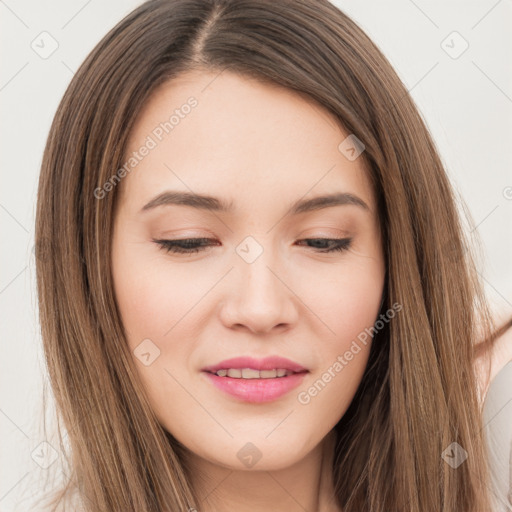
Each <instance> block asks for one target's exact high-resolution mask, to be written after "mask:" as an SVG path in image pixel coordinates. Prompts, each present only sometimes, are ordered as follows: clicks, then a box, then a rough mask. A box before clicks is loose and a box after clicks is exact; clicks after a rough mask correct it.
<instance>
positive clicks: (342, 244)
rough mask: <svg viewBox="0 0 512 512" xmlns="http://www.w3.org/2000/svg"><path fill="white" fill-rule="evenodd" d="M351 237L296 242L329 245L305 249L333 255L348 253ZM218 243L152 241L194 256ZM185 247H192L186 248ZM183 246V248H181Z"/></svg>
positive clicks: (318, 238) (202, 240)
mask: <svg viewBox="0 0 512 512" xmlns="http://www.w3.org/2000/svg"><path fill="white" fill-rule="evenodd" d="M352 240H353V239H352V237H344V238H338V237H336V238H332V237H324V236H319V237H303V238H298V239H297V242H320V243H331V244H333V245H331V246H330V247H327V248H318V247H314V246H311V245H309V246H306V248H309V249H312V250H313V252H316V253H318V254H333V253H342V252H345V251H348V250H349V249H351V247H352ZM212 241H214V242H218V241H217V240H215V239H212V238H205V237H201V238H174V239H170V240H168V239H153V242H154V243H156V244H157V245H159V248H160V249H163V250H165V251H166V252H167V253H174V254H188V255H191V254H194V253H198V252H204V251H205V250H206V249H210V248H211V247H213V246H215V245H219V244H218V243H208V242H212ZM187 245H189V246H192V247H187ZM183 246H185V247H183Z"/></svg>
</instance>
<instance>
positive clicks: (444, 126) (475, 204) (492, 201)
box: [0, 0, 512, 512]
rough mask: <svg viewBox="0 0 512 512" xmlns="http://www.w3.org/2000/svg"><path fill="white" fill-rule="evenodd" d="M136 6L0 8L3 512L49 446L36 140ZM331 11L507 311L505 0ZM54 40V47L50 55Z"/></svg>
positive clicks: (511, 285)
mask: <svg viewBox="0 0 512 512" xmlns="http://www.w3.org/2000/svg"><path fill="white" fill-rule="evenodd" d="M138 4H139V2H138V1H133V0H130V1H126V0H124V1H121V0H111V1H109V2H98V1H91V0H89V1H85V0H72V1H68V2H65V1H63V0H52V1H48V2H35V1H26V2H22V1H15V0H5V1H2V2H0V26H1V32H0V37H1V41H2V44H3V60H2V62H3V66H2V69H1V78H0V108H1V111H0V116H1V119H2V123H1V124H0V130H1V132H0V136H1V139H2V141H3V150H2V152H1V154H0V159H1V172H2V186H1V188H0V226H1V230H2V233H1V236H2V240H4V242H3V244H2V251H1V254H0V308H1V311H2V323H1V326H2V344H1V351H2V354H1V357H0V365H1V366H0V379H1V387H0V393H1V394H0V429H1V430H0V432H1V436H0V439H1V456H2V464H1V465H0V509H1V510H2V511H4V512H7V511H13V510H27V509H28V508H24V507H27V505H26V504H22V503H21V501H20V499H21V495H22V494H23V493H26V492H29V494H30V493H31V492H32V493H36V492H37V491H38V481H39V480H38V479H39V478H40V473H41V471H42V472H43V473H44V470H41V469H40V467H39V465H38V464H37V460H42V459H44V460H51V457H52V452H51V450H50V449H49V448H48V447H47V446H46V445H40V443H41V442H42V441H43V439H44V436H43V434H41V433H40V432H38V425H39V416H40V409H41V404H40V402H39V400H40V395H41V393H40V391H41V385H42V382H43V380H44V372H43V368H44V364H43V360H42V358H41V351H40V340H39V335H38V318H37V311H36V297H35V280H34V277H35V274H34V255H33V253H32V248H33V234H34V207H35V201H36V190H37V179H38V173H39V166H40V163H41V156H42V151H43V147H44V143H45V140H46V136H47V133H48V129H49V126H50V123H51V120H52V117H53V115H54V113H55V110H56V108H57V105H58V103H59V101H60V99H61V97H62V94H63V93H64V90H65V88H66V87H67V85H68V83H69V81H70V79H71V77H72V75H73V72H74V71H75V70H76V69H77V68H78V66H79V64H80V63H81V62H82V61H83V59H84V58H85V57H86V55H87V54H88V53H89V52H90V51H91V50H92V48H93V47H94V46H95V45H96V43H97V42H98V41H99V40H100V39H101V38H102V37H103V35H104V34H106V32H107V31H108V30H109V29H110V28H111V27H112V26H113V25H114V24H115V23H116V22H117V21H119V20H120V19H121V18H122V17H123V16H124V15H125V14H127V13H128V12H129V11H131V10H132V9H133V8H134V7H135V6H137V5H138ZM335 4H336V5H338V6H339V7H340V8H341V9H343V10H345V11H346V12H347V14H349V15H351V16H352V17H353V18H354V19H355V20H356V21H357V22H358V23H359V24H360V25H361V26H362V28H363V29H364V30H366V31H367V33H368V34H369V35H370V37H371V38H372V39H373V40H374V41H375V42H376V43H377V44H378V45H379V46H380V48H381V49H382V50H383V52H384V53H385V54H386V55H387V57H388V58H389V60H390V61H391V63H392V64H393V65H394V66H395V68H396V70H397V72H398V74H399V75H400V77H401V78H402V80H403V81H404V83H405V84H406V86H407V87H408V88H409V90H410V91H411V94H412V96H413V98H414V99H415V101H416V102H417V104H418V106H419V108H420V110H421V112H422V114H423V116H424V118H425V120H426V121H427V123H428V125H429V127H430V129H431V131H432V133H433V135H434V138H435V140H436V143H437V144H438V147H439V148H440V151H441V154H442V157H443V159H444V161H445V163H446V166H447V169H448V172H449V175H450V177H451V179H452V181H453V183H454V185H455V186H456V188H457V190H458V191H459V192H460V194H461V196H462V197H463V198H464V199H465V201H466V203H467V205H468V207H469V210H470V213H471V215H472V217H473V221H474V224H473V226H471V227H470V228H468V230H471V231H473V234H478V235H479V236H480V237H481V240H482V244H483V251H484V254H483V256H484V258H483V260H482V262H481V267H480V272H481V276H482V278H483V279H484V280H485V285H486V289H487V292H488V297H489V300H490V301H491V302H492V304H493V305H494V307H495V308H496V309H498V310H502V311H512V266H511V265H510V262H511V261H512V239H511V236H510V235H511V233H512V229H511V227H512V173H511V169H512V154H511V149H510V141H511V140H512V139H511V135H512V66H511V65H510V50H511V48H512V45H511V42H512V41H511V40H512V35H511V34H512V31H511V30H510V29H511V27H510V25H511V19H512V2H511V1H510V0H500V1H496V0H472V1H467V0H466V1H462V0H460V1H441V0H430V1H428V2H427V1H426V0H423V1H420V0H417V1H414V2H413V1H412V0H392V1H387V2H379V1H377V0H367V1H359V2H354V1H349V0H338V1H336V2H335ZM454 31H456V32H457V33H458V34H459V35H457V34H454ZM42 32H47V33H48V34H44V35H41V33H42ZM443 41H444V42H443ZM464 41H466V42H464ZM52 45H54V46H55V45H58V47H57V48H56V49H55V51H54V52H53V53H52V54H51V55H47V54H49V53H50V52H51V51H52ZM466 45H468V47H467V49H466V50H465V51H464V52H463V53H461V54H460V55H459V53H460V52H461V51H462V50H463V49H464V48H465V46H466ZM45 52H46V54H45ZM43 57H46V58H43ZM511 383H512V365H508V367H507V369H506V370H504V372H503V373H502V375H500V376H499V378H497V379H496V381H495V383H494V384H493V387H492V389H491V392H490V393H491V394H490V395H489V397H490V398H489V400H488V407H487V409H486V414H487V418H488V420H487V421H488V423H487V424H486V426H485V429H486V432H487V433H488V434H489V435H490V436H491V437H492V438H496V439H497V441H496V444H497V446H498V449H497V450H495V451H494V459H493V460H494V463H495V467H496V468H497V471H501V472H502V475H501V479H500V481H499V483H498V485H499V487H500V490H501V493H502V494H504V493H506V491H507V489H506V486H507V485H508V481H509V478H510V476H509V473H508V457H509V456H510V439H511V435H512V434H511V424H512V421H511V416H512V405H511V403H512V391H511V389H512V386H511ZM38 458H39V459H38ZM505 459H506V460H505ZM505 462H506V464H505ZM16 504H18V505H17V507H16ZM502 510H506V508H504V506H503V507H501V508H499V511H500V512H501V511H502Z"/></svg>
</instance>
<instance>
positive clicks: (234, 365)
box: [202, 357, 309, 403]
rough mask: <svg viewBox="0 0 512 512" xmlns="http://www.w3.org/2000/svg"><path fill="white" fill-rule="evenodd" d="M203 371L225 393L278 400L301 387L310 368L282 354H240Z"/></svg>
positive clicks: (256, 400) (251, 399)
mask: <svg viewBox="0 0 512 512" xmlns="http://www.w3.org/2000/svg"><path fill="white" fill-rule="evenodd" d="M202 372H203V373H204V374H205V375H206V377H207V378H208V380H209V381H210V382H211V383H212V384H213V385H214V386H215V387H216V388H217V389H219V390H221V391H222V392H223V393H226V394H228V395H231V396H232V397H235V398H236V399H238V400H240V401H242V402H252V403H262V402H270V401H273V400H277V399H278V398H280V397H282V396H283V395H285V394H286V393H288V392H289V391H291V390H292V389H294V388H295V387H297V386H298V385H299V384H300V383H301V382H302V380H303V379H304V377H305V375H306V374H307V373H309V370H307V369H306V368H304V367H303V366H301V365H299V364H298V363H295V362H294V361H290V360H289V359H286V358H281V357H268V358H266V359H262V360H257V359H254V358H250V357H239V358H234V359H228V360H226V361H221V362H220V363H218V364H216V365H213V366H209V367H206V368H203V369H202Z"/></svg>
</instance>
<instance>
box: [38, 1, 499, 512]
mask: <svg viewBox="0 0 512 512" xmlns="http://www.w3.org/2000/svg"><path fill="white" fill-rule="evenodd" d="M193 69H198V70H207V71H214V72H216V73H220V72H222V71H223V70H226V69H229V70H230V71H233V72H237V73H240V74H243V75H246V76H248V77H252V78H254V79H257V80H260V81H262V82H264V83H269V84H277V85H280V86H282V87H286V88H288V89H291V90H293V91H296V92H297V93H300V94H303V95H305V96H307V97H308V98H312V99H314V100H315V101H316V102H317V103H318V104H319V105H320V106H322V107H324V108H325V109H327V110H328V111H330V112H331V113H333V114H334V115H335V116H336V117H337V119H339V122H340V126H342V127H343V128H344V130H345V131H346V132H347V133H350V134H354V135H355V136H356V137H357V138H358V139H359V140H361V141H362V142H363V144H364V146H365V150H364V152H363V153H362V155H361V156H362V158H363V159H364V162H365V165H366V168H367V171H368V175H369V176H370V178H371V180H372V183H373V186H374V189H375V193H376V197H377V198H378V208H379V209H378V212H379V219H380V223H381V230H382V235H383V241H384V242H383V243H384V254H385V257H386V264H387V274H386V283H385V296H384V299H385V300H384V304H383V309H387V308H389V306H390V304H394V303H399V304H401V305H402V307H403V309H402V311H401V313H400V314H399V315H397V316H396V317H395V318H394V319H393V320H392V321H391V322H389V324H387V325H386V326H385V328H384V329H382V330H380V331H378V332H377V333H376V334H375V336H374V340H373V344H372V348H371V353H370V359H369V362H368V366H367V368H366V371H365V374H364V376H363V379H362V381H361V384H360V386H359V388H358V391H357V393H356V396H355V397H354V400H353V401H352V403H351V405H350V407H349V409H348V410H347V412H346V413H345V414H344V416H343V417H342V419H341V420H340V422H339V423H338V425H337V426H336V431H337V444H336V452H335V457H334V467H333V471H334V486H335V492H336V499H337V502H338V504H339V506H340V507H341V508H342V509H343V511H344V512H349V511H354V512H362V511H367V512H370V511H371V512H389V511H393V512H399V511H402V512H405V511H408V512H412V511H425V512H432V511H436V512H443V511H444V512H454V511H462V510H463V511H465V512H477V511H478V512H482V511H487V510H489V509H490V508H491V507H490V499H491V498H490V495H489V492H488V489H487V486H488V485H489V481H488V469H487V453H486V446H485V442H484V438H483V434H482V416H481V414H482V413H481V404H480V403H479V397H478V392H477V385H476V378H475V373H474V370H473V365H472V362H473V357H474V350H475V345H476V342H477V332H478V336H481V335H482V333H483V334H484V337H487V338H488V339H491V338H492V335H491V332H492V329H493V328H494V325H493V323H492V319H491V317H490V314H489V311H488V306H487V304H486V301H485V298H484V295H483V291H482V288H481V284H480V282H479V280H478V279H477V273H476V270H475V263H474V261H473V257H472V255H471V251H470V250H466V247H467V246H468V242H467V241H465V235H464V229H463V226H462V224H461V220H460V218H459V216H458V212H457V199H456V197H455V195H454V192H453V190H452V189H451V186H450V183H449V180H448V178H447V175H446V173H445V170H444V168H443V165H442V162H441V160H440V157H439V155H438V152H437V149H436V147H435V145H434V142H433V140H432V138H431V135H430V134H429V131H428V129H427V127H426V126H425V124H424V121H423V120H422V117H421V116H420V114H419V113H418V110H417V108H416V106H415V104H414V102H413V100H412V98H411V96H410V95H409V93H408V91H407V89H406V88H405V87H404V85H403V83H402V82H401V81H400V79H399V78H398V76H397V74H396V72H395V71H394V70H393V68H392V66H391V65H390V64H389V62H388V61H387V59H386V58H385V57H384V55H383V54H382V53H381V51H380V50H379V49H378V48H377V47H376V45H375V44H374V43H373V42H372V41H371V40H370V39H369V38H368V36H367V35H366V34H365V33H364V32H363V31H362V30H361V29H360V28H359V27H358V25H357V24H356V23H354V22H353V21H352V20H351V19H350V18H349V17H348V16H346V15H345V14H344V13H343V12H341V11H340V10H339V9H338V8H336V7H335V6H334V5H332V4H331V3H329V2H328V1H327V0H293V1H292V0H280V1H275V0H172V1H171V0H151V1H148V2H145V3H143V4H142V5H141V6H140V7H138V8H137V9H135V10H134V11H133V12H131V13H130V14H129V15H128V16H126V17H125V18H124V19H123V20H122V21H121V22H119V23H118V24H117V25H116V26H115V27H114V28H113V29H112V30H111V31H110V32H109V33H108V34H107V35H106V36H105V37H104V38H103V39H102V40H101V42H100V43H99V44H98V45H97V46H96V47H95V48H94V50H93V51H92V52H91V53H90V55H89V56H88V57H87V59H86V60H85V62H84V63H83V64H82V65H81V67H80V69H79V70H78V72H77V73H76V74H75V76H74V77H73V80H72V81H71V83H70V85H69V87H68V89H67V90H66V92H65V94H64V97H63V99H62V101H61V103H60V105H59V108H58V110H57V113H56V115H55V118H54V121H53V124H52V127H51V130H50V133H49V137H48V141H47V145H46V148H45V152H44V157H43V163H42V169H41V175H40V182H39V190H38V202H37V212H36V272H37V291H38V297H39V308H40V309H39V311H40V321H41V329H42V339H43V346H44V352H45V357H46V361H47V367H48V373H49V377H50V382H51V386H52V390H53V392H54V395H55V400H56V406H57V410H58V412H59V417H60V418H61V420H62V422H63V424H64V426H65V428H66V433H67V437H68V442H69V449H68V452H67V453H68V455H69V467H70V468H71V473H70V474H69V475H68V477H69V478H68V482H67V486H66V487H65V488H64V489H63V490H62V492H60V493H59V494H58V495H57V496H55V499H54V500H53V502H52V503H54V504H55V503H57V504H58V503H61V504H62V503H64V502H65V498H66V497H67V496H71V495H72V491H78V492H77V493H75V496H76V497H77V498H78V501H79V502H80V503H81V504H82V506H83V509H84V510H87V511H106V510H109V511H111V510H115V511H118V510H123V511H128V510H136V511H155V512H156V511H161V510H176V511H178V510H188V509H189V507H190V508H197V509H198V510H200V509H201V503H200V500H199V499H198V497H197V496H196V495H195V493H194V490H193V489H192V485H191V479H190V467H189V466H188V464H187V457H186V453H187V452H186V450H185V448H184V446H182V445H181V444H180V443H179V442H178V441H177V440H176V439H174V438H173V436H171V435H170V434H169V433H168V432H165V431H164V429H163V428H162V427H161V426H160V425H159V423H158V421H157V420H156V418H155V415H154V414H153V412H152V410H151V407H150V405H149V400H148V398H147V396H146V394H145V392H144V389H143V388H142V386H141V384H140V382H139V380H138V379H137V372H136V368H135V366H134V363H133V357H132V355H131V353H130V351H129V349H128V347H127V343H126V338H125V333H124V330H123V326H122V323H121V319H120V315H119V312H118V309H117V307H116V301H115V296H114V293H113V283H112V273H111V241H112V225H113V216H114V213H115V206H116V198H118V193H117V187H115V186H113V187H112V190H111V191H109V192H108V193H106V194H104V196H102V197H101V198H98V197H97V194H95V190H97V189H98V187H103V186H104V184H105V183H107V182H108V181H109V180H111V179H112V176H113V175H114V173H115V171H116V170H117V169H119V168H121V167H122V166H123V163H124V162H125V149H126V143H127V139H128V136H129V133H130V130H131V128H132V126H133V124H134V122H135V119H136V117H137V115H138V114H139V113H140V111H141V109H142V107H143V106H144V104H145V103H146V101H147V100H148V98H149V97H150V95H151V94H152V93H153V92H154V91H155V90H156V88H157V87H158V86H159V85H161V84H163V83H164V82H166V81H167V80H171V79H173V78H174V77H177V76H178V75H179V74H180V73H181V72H184V71H187V70H193ZM340 142H341V141H340ZM135 172H136V171H135ZM48 255H49V257H48ZM455 442H456V443H458V444H459V445H460V446H461V447H462V448H463V449H464V450H465V451H466V452H467V454H468V457H467V460H465V461H464V463H462V464H460V466H459V467H457V468H456V469H455V468H453V467H451V466H450V465H449V464H447V463H446V462H445V460H443V457H442V454H443V452H444V451H445V449H446V448H447V447H449V446H450V445H451V443H455ZM61 449H62V451H63V452H66V447H65V446H64V444H63V443H61Z"/></svg>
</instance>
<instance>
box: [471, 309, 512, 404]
mask: <svg viewBox="0 0 512 512" xmlns="http://www.w3.org/2000/svg"><path fill="white" fill-rule="evenodd" d="M511 318H512V312H511V311H508V312H507V313H503V312H502V313H499V314H497V315H496V318H495V320H496V325H497V326H499V327H501V326H506V327H505V329H504V331H503V332H502V333H501V334H500V335H499V336H498V337H497V338H496V340H495V341H494V343H492V344H491V345H489V347H486V348H484V349H483V350H480V351H479V353H478V355H477V356H476V358H475V372H476V375H477V379H478V384H479V387H480V391H481V395H482V400H485V397H486V395H487V391H488V390H489V386H490V384H491V382H492V381H493V380H494V378H495V377H496V375H498V373H500V371H501V370H503V368H504V367H505V366H506V365H507V364H508V363H510V362H512V323H511Z"/></svg>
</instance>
